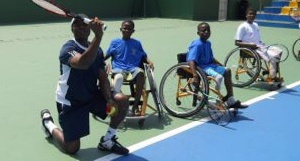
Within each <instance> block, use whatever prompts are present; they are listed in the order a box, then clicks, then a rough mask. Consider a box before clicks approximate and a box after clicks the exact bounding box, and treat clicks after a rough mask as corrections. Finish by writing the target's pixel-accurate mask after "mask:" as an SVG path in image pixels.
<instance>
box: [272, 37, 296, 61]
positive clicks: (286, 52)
mask: <svg viewBox="0 0 300 161" xmlns="http://www.w3.org/2000/svg"><path fill="white" fill-rule="evenodd" d="M299 43H300V42H299ZM273 47H276V48H279V49H280V50H282V53H281V58H280V62H283V61H285V60H286V59H287V58H288V57H289V49H288V48H287V47H286V46H285V45H283V44H272V45H270V46H268V48H267V50H272V48H273ZM299 47H300V44H299Z"/></svg>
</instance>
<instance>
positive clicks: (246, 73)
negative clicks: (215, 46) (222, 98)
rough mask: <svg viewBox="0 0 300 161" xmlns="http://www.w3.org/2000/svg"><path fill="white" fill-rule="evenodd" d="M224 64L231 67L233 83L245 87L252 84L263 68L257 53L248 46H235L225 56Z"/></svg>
mask: <svg viewBox="0 0 300 161" xmlns="http://www.w3.org/2000/svg"><path fill="white" fill-rule="evenodd" d="M224 65H225V66H226V67H228V68H230V69H231V75H232V85H233V86H235V87H245V86H248V85H250V84H252V83H253V82H254V81H255V80H256V79H257V77H258V76H259V72H260V70H261V61H260V58H259V56H258V55H257V53H255V52H254V51H252V50H250V49H247V48H235V49H233V50H232V51H231V52H230V53H229V54H228V55H227V57H226V58H225V62H224Z"/></svg>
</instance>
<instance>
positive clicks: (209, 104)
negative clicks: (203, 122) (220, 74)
mask: <svg viewBox="0 0 300 161" xmlns="http://www.w3.org/2000/svg"><path fill="white" fill-rule="evenodd" d="M185 56H186V53H181V54H178V55H177V58H178V60H179V63H178V64H176V65H174V66H172V67H171V68H169V69H168V70H167V71H166V72H165V74H164V75H163V77H162V80H161V82H160V86H159V98H160V101H161V104H162V106H163V107H164V108H165V110H166V111H167V112H168V113H169V114H171V115H172V116H175V117H179V118H186V117H191V116H193V115H195V114H197V113H199V112H200V111H201V110H202V109H205V108H206V110H207V113H208V114H209V116H210V118H211V119H212V120H213V121H214V122H215V123H216V124H218V125H222V126H225V125H227V124H228V123H229V122H230V121H231V118H232V116H231V115H232V114H231V111H229V109H228V108H227V105H226V103H225V102H223V101H222V98H223V95H222V94H221V92H220V91H219V90H217V89H215V84H216V81H215V79H214V78H213V77H209V76H207V75H206V74H205V73H204V72H203V70H202V69H201V68H199V67H197V69H196V70H197V75H198V77H199V80H200V83H199V85H196V86H195V85H194V84H193V83H192V78H193V75H192V72H191V69H190V67H189V65H188V63H187V62H185ZM209 92H211V94H210V93H209Z"/></svg>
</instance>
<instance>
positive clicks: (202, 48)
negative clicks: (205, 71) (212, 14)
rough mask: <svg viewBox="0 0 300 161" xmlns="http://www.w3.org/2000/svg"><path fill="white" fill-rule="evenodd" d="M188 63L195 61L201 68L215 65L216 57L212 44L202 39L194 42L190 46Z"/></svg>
mask: <svg viewBox="0 0 300 161" xmlns="http://www.w3.org/2000/svg"><path fill="white" fill-rule="evenodd" d="M186 59H187V62H189V61H194V62H195V63H196V64H197V65H198V66H200V68H205V67H206V66H207V65H210V64H211V63H213V60H214V56H213V52H212V49H211V42H210V41H208V40H206V41H203V40H201V39H196V40H194V41H193V42H192V43H191V45H190V46H189V50H188V53H187V58H186Z"/></svg>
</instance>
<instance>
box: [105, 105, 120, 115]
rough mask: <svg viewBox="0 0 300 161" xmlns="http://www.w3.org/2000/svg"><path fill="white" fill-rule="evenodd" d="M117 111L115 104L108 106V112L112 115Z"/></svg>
mask: <svg viewBox="0 0 300 161" xmlns="http://www.w3.org/2000/svg"><path fill="white" fill-rule="evenodd" d="M117 112H118V110H117V108H116V107H113V106H109V107H106V114H107V115H108V116H110V117H112V116H115V115H116V114H117Z"/></svg>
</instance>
